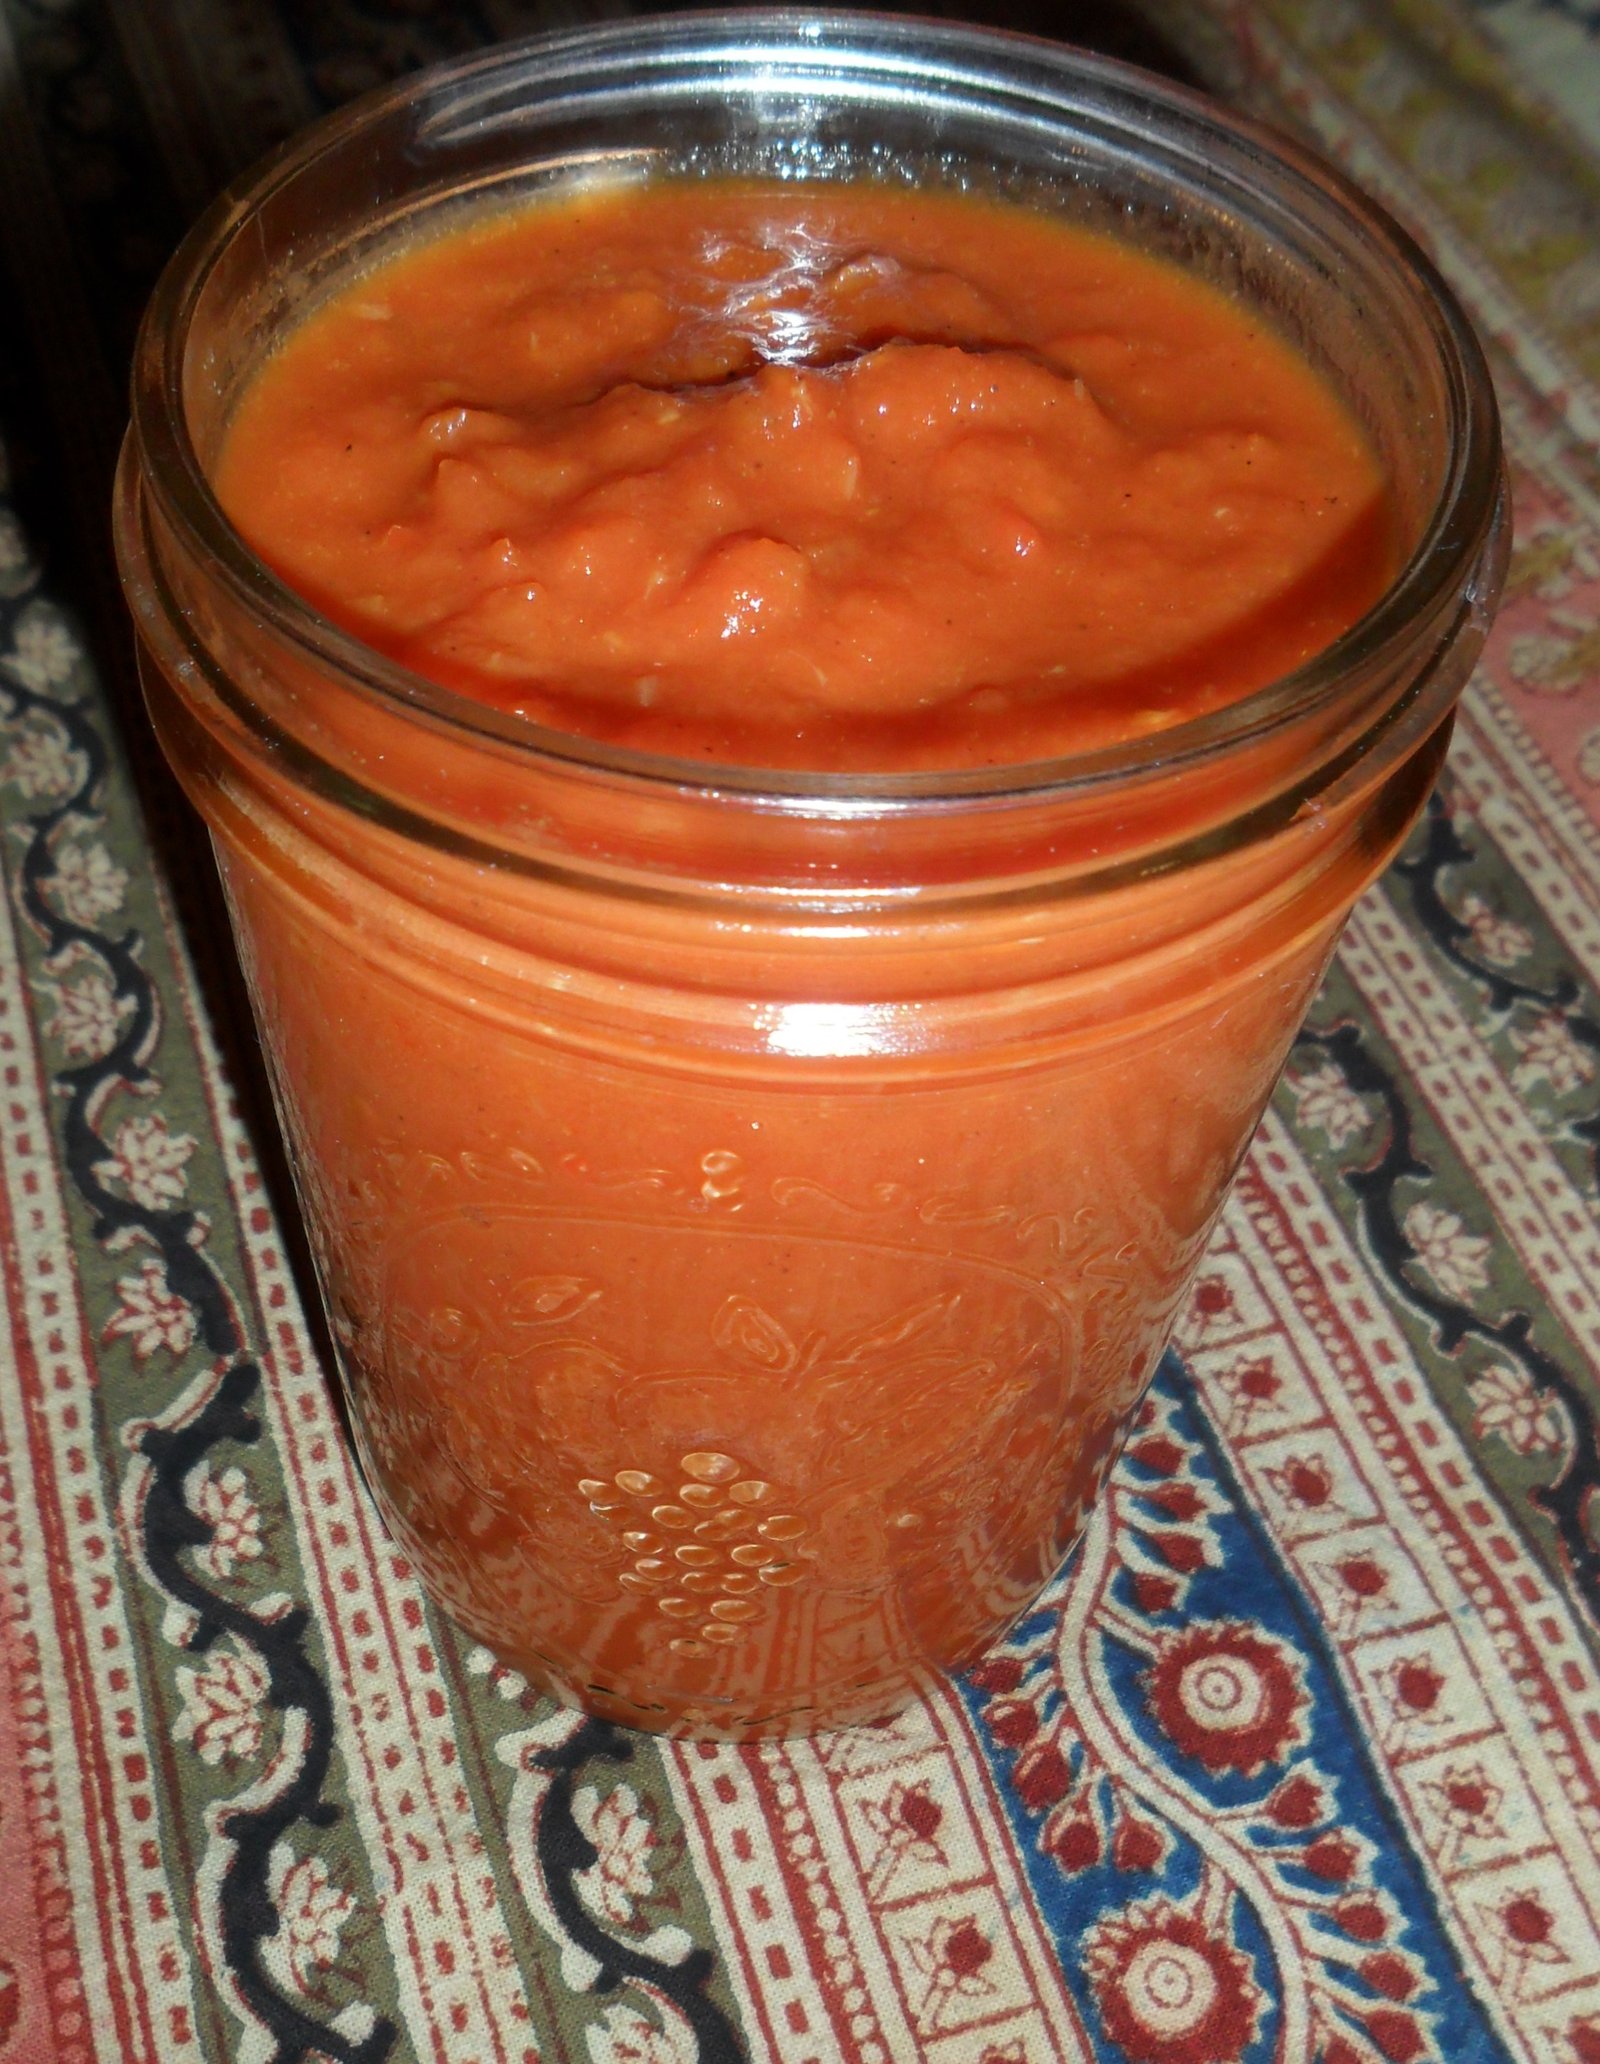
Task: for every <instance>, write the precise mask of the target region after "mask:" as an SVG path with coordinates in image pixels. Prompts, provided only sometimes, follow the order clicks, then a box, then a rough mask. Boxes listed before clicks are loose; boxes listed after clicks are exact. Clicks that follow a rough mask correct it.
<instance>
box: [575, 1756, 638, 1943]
mask: <svg viewBox="0 0 1600 2064" xmlns="http://www.w3.org/2000/svg"><path fill="white" fill-rule="evenodd" d="M572 1817H573V1819H574V1820H575V1821H576V1822H577V1824H578V1828H579V1831H580V1832H581V1833H582V1834H584V1835H586V1836H587V1837H588V1839H589V1840H590V1841H591V1842H592V1843H593V1844H594V1846H595V1850H596V1856H595V1861H594V1862H593V1863H592V1864H590V1866H589V1868H588V1869H587V1870H582V1871H579V1872H578V1874H577V1876H576V1878H575V1879H574V1880H573V1882H574V1884H575V1885H576V1886H577V1888H578V1894H579V1897H580V1898H581V1899H582V1900H583V1903H584V1905H585V1906H587V1907H588V1908H589V1910H590V1912H591V1913H593V1914H595V1915H596V1916H597V1918H599V1919H601V1920H603V1921H605V1922H606V1923H607V1924H608V1925H609V1926H611V1927H613V1928H626V1927H630V1926H631V1925H632V1924H633V1919H634V1908H635V1902H636V1901H638V1900H640V1899H648V1898H649V1897H650V1894H651V1893H652V1892H653V1891H654V1890H655V1879H654V1877H653V1876H652V1874H651V1869H650V1852H651V1850H652V1849H654V1848H655V1846H656V1831H655V1828H654V1827H653V1826H652V1825H651V1822H650V1820H649V1818H648V1816H647V1815H646V1814H645V1812H644V1810H643V1808H642V1807H641V1806H640V1804H639V1795H638V1793H637V1792H636V1791H635V1790H634V1789H633V1786H632V1785H628V1784H619V1785H616V1786H614V1787H613V1788H612V1789H611V1790H610V1791H609V1792H607V1793H606V1795H605V1797H604V1798H602V1797H601V1796H600V1794H599V1792H598V1791H596V1789H595V1787H594V1786H593V1785H584V1786H583V1788H582V1789H581V1790H580V1791H578V1792H577V1793H575V1794H574V1796H573V1801H572Z"/></svg>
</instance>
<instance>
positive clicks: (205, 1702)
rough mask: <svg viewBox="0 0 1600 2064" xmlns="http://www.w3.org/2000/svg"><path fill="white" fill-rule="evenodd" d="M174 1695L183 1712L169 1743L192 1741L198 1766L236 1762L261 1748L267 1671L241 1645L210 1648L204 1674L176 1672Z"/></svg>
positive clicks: (200, 1671)
mask: <svg viewBox="0 0 1600 2064" xmlns="http://www.w3.org/2000/svg"><path fill="white" fill-rule="evenodd" d="M178 1691H179V1694H180V1696H181V1697H182V1699H183V1711H182V1712H181V1713H180V1714H179V1715H178V1717H177V1719H176V1720H175V1721H174V1722H173V1723H172V1733H173V1738H174V1740H176V1741H192V1742H193V1743H194V1747H195V1753H196V1754H197V1755H198V1756H199V1758H200V1760H201V1762H202V1763H239V1762H242V1761H244V1759H245V1758H246V1757H249V1756H253V1755H254V1754H255V1752H256V1750H257V1749H258V1748H260V1746H261V1738H262V1735H263V1734H264V1733H265V1731H266V1717H265V1715H264V1713H263V1711H262V1707H263V1705H264V1703H265V1701H266V1696H267V1670H266V1665H265V1664H264V1663H263V1662H262V1661H261V1659H260V1658H259V1657H258V1656H256V1655H254V1654H253V1653H252V1652H251V1651H250V1650H249V1649H247V1648H246V1647H244V1646H243V1644H242V1643H241V1642H239V1641H237V1640H235V1641H234V1642H233V1644H232V1646H231V1647H228V1648H218V1649H215V1650H214V1651H213V1652H212V1653H211V1655H209V1656H208V1657H207V1659H206V1663H205V1667H204V1668H203V1669H199V1670H180V1671H179V1672H178Z"/></svg>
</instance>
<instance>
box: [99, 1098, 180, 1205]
mask: <svg viewBox="0 0 1600 2064" xmlns="http://www.w3.org/2000/svg"><path fill="white" fill-rule="evenodd" d="M199 1144H200V1142H199V1141H198V1140H197V1139H196V1138H195V1136H194V1134H193V1133H191V1132H173V1131H172V1130H171V1129H170V1128H169V1127H168V1125H167V1121H166V1119H165V1118H164V1117H163V1116H162V1115H161V1113H160V1112H159V1111H150V1112H146V1113H143V1114H142V1115H141V1116H139V1117H137V1118H125V1119H124V1120H123V1122H122V1123H121V1124H120V1125H119V1126H118V1127H117V1133H116V1138H115V1139H114V1140H113V1141H112V1143H111V1156H110V1159H109V1160H106V1161H97V1162H96V1163H95V1169H94V1172H95V1174H96V1175H97V1176H99V1177H100V1179H101V1181H102V1182H116V1183H121V1184H122V1186H123V1188H124V1189H125V1190H126V1191H127V1193H128V1195H129V1196H130V1197H131V1198H132V1199H133V1201H134V1203H135V1204H139V1205H142V1206H143V1207H144V1209H145V1210H146V1211H160V1210H161V1209H162V1208H163V1207H164V1206H166V1205H168V1204H175V1203H176V1202H177V1201H178V1199H179V1198H180V1197H181V1196H182V1195H183V1193H184V1191H185V1190H186V1189H187V1188H188V1186H189V1178H188V1176H187V1175H186V1174H185V1172H184V1171H185V1170H186V1168H187V1167H188V1163H189V1156H190V1155H191V1154H192V1153H193V1152H194V1150H195V1148H196V1147H197V1146H198V1145H199Z"/></svg>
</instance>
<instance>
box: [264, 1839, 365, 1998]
mask: <svg viewBox="0 0 1600 2064" xmlns="http://www.w3.org/2000/svg"><path fill="white" fill-rule="evenodd" d="M273 1861H274V1863H275V1864H278V1865H280V1868H279V1872H278V1876H277V1878H276V1881H275V1883H274V1885H273V1888H272V1898H273V1904H274V1905H275V1906H276V1907H277V1909H278V1937H277V1941H278V1944H279V1946H280V1947H281V1949H282V1951H283V1953H284V1955H285V1956H286V1957H287V1959H288V1964H289V1970H290V1973H291V1975H292V1977H293V1980H294V1983H295V1985H296V1986H297V1987H298V1989H299V1990H300V1991H301V1992H309V1991H310V1989H311V1986H312V1984H313V1982H314V1980H315V1977H316V1974H317V1973H318V1972H319V1971H326V1970H328V1969H329V1968H330V1967H331V1966H332V1964H333V1962H334V1960H335V1959H336V1958H337V1956H338V1954H339V1932H340V1930H341V1929H342V1928H343V1926H344V1924H345V1922H346V1921H347V1920H348V1919H349V1918H350V1916H351V1914H352V1913H353V1912H354V1910H355V1900H354V1898H353V1896H352V1895H351V1894H350V1893H349V1892H348V1891H347V1890H346V1889H345V1888H344V1886H342V1885H338V1884H335V1882H334V1880H333V1878H332V1877H331V1876H330V1874H329V1871H328V1867H327V1865H326V1864H325V1863H324V1862H323V1861H322V1859H321V1857H320V1856H302V1857H300V1858H298V1859H296V1858H295V1857H293V1856H292V1855H291V1854H289V1852H287V1851H286V1850H285V1851H279V1852H278V1854H277V1855H275V1856H274V1859H273Z"/></svg>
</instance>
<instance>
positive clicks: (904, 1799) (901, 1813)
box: [861, 1783, 947, 1899]
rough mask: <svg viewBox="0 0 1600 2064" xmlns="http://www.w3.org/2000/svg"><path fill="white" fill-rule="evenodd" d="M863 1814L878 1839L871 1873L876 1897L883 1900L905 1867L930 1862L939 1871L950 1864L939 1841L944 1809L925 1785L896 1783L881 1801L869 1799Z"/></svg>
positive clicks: (863, 1808)
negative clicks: (946, 1864)
mask: <svg viewBox="0 0 1600 2064" xmlns="http://www.w3.org/2000/svg"><path fill="white" fill-rule="evenodd" d="M861 1815H862V1818H863V1819H864V1820H865V1821H866V1823H867V1826H868V1827H869V1828H871V1830H872V1832H873V1833H874V1834H875V1835H876V1836H877V1838H878V1848H877V1850H876V1852H875V1854H874V1856H873V1858H872V1863H871V1867H870V1869H869V1870H868V1873H867V1884H868V1888H869V1890H870V1891H871V1893H872V1896H873V1898H875V1899H881V1898H882V1897H883V1895H884V1893H885V1892H886V1891H887V1890H888V1888H889V1886H890V1884H891V1883H892V1882H893V1880H894V1879H895V1878H896V1877H898V1875H899V1874H900V1871H901V1870H902V1868H903V1867H904V1866H905V1865H907V1864H912V1865H915V1864H919V1863H926V1864H932V1865H934V1866H935V1867H936V1868H937V1867H940V1866H942V1865H943V1864H944V1863H945V1862H946V1861H947V1858H946V1856H945V1852H944V1849H943V1848H942V1846H941V1845H940V1843H939V1841H938V1839H937V1836H938V1833H939V1828H940V1825H941V1823H942V1822H943V1820H944V1808H943V1807H942V1806H941V1805H940V1804H939V1802H938V1800H937V1799H935V1798H934V1797H933V1795H932V1793H931V1792H930V1791H929V1790H928V1787H927V1785H926V1784H925V1783H918V1784H914V1785H903V1784H892V1785H891V1786H890V1787H889V1789H888V1791H887V1792H886V1793H885V1794H884V1796H883V1797H882V1798H881V1799H867V1800H865V1801H864V1802H863V1804H862V1808H861Z"/></svg>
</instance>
